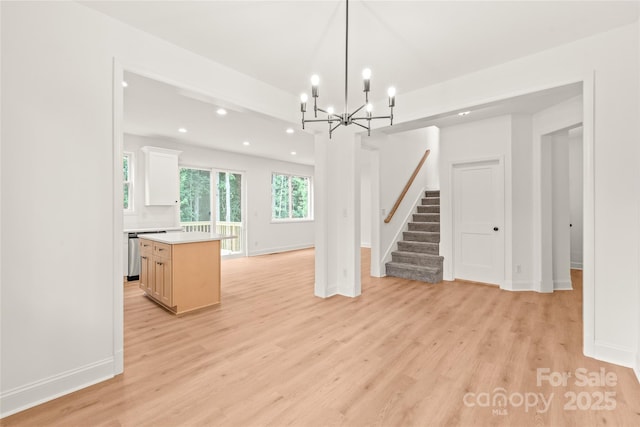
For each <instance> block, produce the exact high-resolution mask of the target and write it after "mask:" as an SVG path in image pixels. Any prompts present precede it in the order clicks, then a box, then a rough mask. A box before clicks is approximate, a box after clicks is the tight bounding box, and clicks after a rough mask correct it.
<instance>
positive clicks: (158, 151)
mask: <svg viewBox="0 0 640 427" xmlns="http://www.w3.org/2000/svg"><path fill="white" fill-rule="evenodd" d="M141 150H142V151H143V152H144V153H145V168H144V170H145V174H144V175H145V179H144V203H145V205H147V206H171V205H177V204H178V200H179V198H180V189H179V182H180V179H179V175H178V174H179V171H178V156H179V155H180V153H181V151H176V150H168V149H165V148H158V147H149V146H145V147H142V148H141Z"/></svg>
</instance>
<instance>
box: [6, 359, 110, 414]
mask: <svg viewBox="0 0 640 427" xmlns="http://www.w3.org/2000/svg"><path fill="white" fill-rule="evenodd" d="M114 367H115V365H114V358H113V357H109V358H107V359H104V360H100V361H98V362H95V363H90V364H88V365H85V366H82V367H80V368H77V369H72V370H70V371H66V372H63V373H61V374H58V375H54V376H51V377H49V378H45V379H43V380H40V381H36V382H33V383H31V384H27V385H24V386H21V387H16V388H14V389H13V390H9V391H7V392H5V393H2V395H0V401H1V402H2V403H1V404H0V408H2V409H1V410H2V413H0V418H4V417H7V416H9V415H12V414H15V413H17V412H20V411H24V410H25V409H28V408H31V407H33V406H36V405H40V404H41V403H44V402H48V401H49V400H53V399H56V398H58V397H60V396H64V395H65V394H69V393H73V392H74V391H77V390H80V389H83V388H85V387H89V386H91V385H94V384H97V383H99V382H102V381H105V380H108V379H110V378H113V377H114Z"/></svg>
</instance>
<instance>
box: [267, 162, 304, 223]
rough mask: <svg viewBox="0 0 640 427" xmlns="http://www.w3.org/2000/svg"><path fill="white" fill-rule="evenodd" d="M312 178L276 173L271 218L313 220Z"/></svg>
mask: <svg viewBox="0 0 640 427" xmlns="http://www.w3.org/2000/svg"><path fill="white" fill-rule="evenodd" d="M310 202H311V178H309V177H306V176H295V175H287V174H278V173H274V174H272V176H271V212H272V213H271V217H272V218H273V219H274V220H282V219H311V207H310Z"/></svg>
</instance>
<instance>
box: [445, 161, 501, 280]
mask: <svg viewBox="0 0 640 427" xmlns="http://www.w3.org/2000/svg"><path fill="white" fill-rule="evenodd" d="M503 170H504V168H503V167H502V164H501V163H500V162H499V161H498V160H495V161H487V162H477V163H465V164H458V165H454V167H453V228H454V276H455V278H457V279H463V280H472V281H474V282H482V283H490V284H496V285H502V284H503V282H504V230H503V225H504V173H503Z"/></svg>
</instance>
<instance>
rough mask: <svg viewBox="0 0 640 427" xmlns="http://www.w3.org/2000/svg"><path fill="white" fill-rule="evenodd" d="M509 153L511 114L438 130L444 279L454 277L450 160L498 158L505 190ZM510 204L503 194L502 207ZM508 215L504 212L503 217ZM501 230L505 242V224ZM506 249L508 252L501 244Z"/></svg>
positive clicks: (509, 166) (506, 228) (506, 195)
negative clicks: (502, 166)
mask: <svg viewBox="0 0 640 427" xmlns="http://www.w3.org/2000/svg"><path fill="white" fill-rule="evenodd" d="M467 117H469V116H467ZM470 119H471V117H470ZM510 153H511V116H500V117H494V118H490V119H485V120H478V121H469V122H468V123H463V124H460V125H456V126H449V127H444V128H442V129H440V255H442V256H444V265H443V268H444V270H443V276H444V280H453V279H454V278H455V277H454V275H455V271H454V269H453V263H452V260H453V224H452V221H451V219H452V206H453V200H452V194H451V192H452V187H451V185H452V183H451V167H452V163H454V162H458V163H460V162H467V161H477V160H488V159H498V158H499V159H502V160H503V161H504V165H505V193H507V189H510V188H511V187H510V182H511V179H510V170H511V156H510ZM509 192H510V191H509ZM510 205H511V201H510V197H508V194H505V206H510ZM508 216H509V215H505V219H506V218H507V217H508ZM504 232H505V242H506V241H507V240H508V238H510V234H509V233H510V230H509V228H508V227H506V226H505V230H504ZM506 252H509V251H507V250H506V247H505V253H506Z"/></svg>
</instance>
